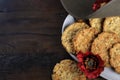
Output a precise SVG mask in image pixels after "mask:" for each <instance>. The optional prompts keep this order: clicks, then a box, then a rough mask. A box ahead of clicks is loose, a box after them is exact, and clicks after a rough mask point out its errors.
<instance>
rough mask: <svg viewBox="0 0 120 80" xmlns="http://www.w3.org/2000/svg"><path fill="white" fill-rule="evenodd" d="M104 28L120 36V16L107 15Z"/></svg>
mask: <svg viewBox="0 0 120 80" xmlns="http://www.w3.org/2000/svg"><path fill="white" fill-rule="evenodd" d="M103 30H104V31H107V32H113V33H116V34H118V35H119V37H120V16H114V17H107V18H106V19H105V21H104V26H103Z"/></svg>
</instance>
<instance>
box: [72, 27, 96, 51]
mask: <svg viewBox="0 0 120 80" xmlns="http://www.w3.org/2000/svg"><path fill="white" fill-rule="evenodd" d="M96 33H97V31H96V29H94V28H88V29H84V30H81V31H80V32H78V33H77V34H76V36H75V37H74V38H73V45H74V49H75V51H76V53H78V52H79V51H81V52H83V53H85V52H87V51H89V50H90V47H91V44H92V41H93V40H94V38H95V35H96Z"/></svg>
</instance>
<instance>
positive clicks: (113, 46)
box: [52, 16, 120, 80]
mask: <svg viewBox="0 0 120 80" xmlns="http://www.w3.org/2000/svg"><path fill="white" fill-rule="evenodd" d="M87 21H88V22H86V21H83V20H78V21H76V22H74V23H73V24H71V25H69V26H67V28H66V29H65V30H64V32H63V34H62V37H61V41H62V44H63V46H64V48H65V49H66V51H67V52H68V53H69V54H73V55H75V56H76V55H77V54H78V53H79V51H81V52H83V54H84V53H85V52H88V51H89V52H92V53H93V54H95V55H96V54H98V55H99V56H100V57H101V58H102V60H103V61H104V63H105V64H104V66H105V67H111V69H114V70H115V72H117V73H120V17H119V16H115V17H106V18H92V19H89V20H87ZM99 79H100V80H105V79H103V78H99ZM99 79H94V80H99ZM52 80H88V79H87V78H86V76H85V75H84V73H82V71H80V70H79V68H78V67H77V62H75V61H73V60H70V59H65V60H62V61H60V63H57V64H56V65H55V67H54V69H53V74H52Z"/></svg>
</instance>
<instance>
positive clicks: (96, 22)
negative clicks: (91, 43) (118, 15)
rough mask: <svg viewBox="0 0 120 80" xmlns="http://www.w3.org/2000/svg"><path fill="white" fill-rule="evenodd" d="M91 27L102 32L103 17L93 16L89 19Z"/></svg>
mask: <svg viewBox="0 0 120 80" xmlns="http://www.w3.org/2000/svg"><path fill="white" fill-rule="evenodd" d="M89 22H90V25H91V27H93V28H95V29H96V30H97V32H98V33H100V32H102V22H103V18H91V19H89Z"/></svg>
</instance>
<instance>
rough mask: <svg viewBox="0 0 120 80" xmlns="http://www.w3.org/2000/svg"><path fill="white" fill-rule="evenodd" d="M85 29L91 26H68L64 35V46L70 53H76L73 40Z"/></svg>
mask: <svg viewBox="0 0 120 80" xmlns="http://www.w3.org/2000/svg"><path fill="white" fill-rule="evenodd" d="M85 28H89V26H88V25H87V24H86V23H84V22H76V23H73V24H71V25H70V26H68V27H67V28H66V29H65V31H64V32H63V34H62V38H61V40H62V44H63V46H64V48H65V49H66V50H67V52H68V53H75V51H74V48H73V43H72V39H73V37H74V35H75V34H76V33H77V32H78V31H80V30H83V29H85Z"/></svg>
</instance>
